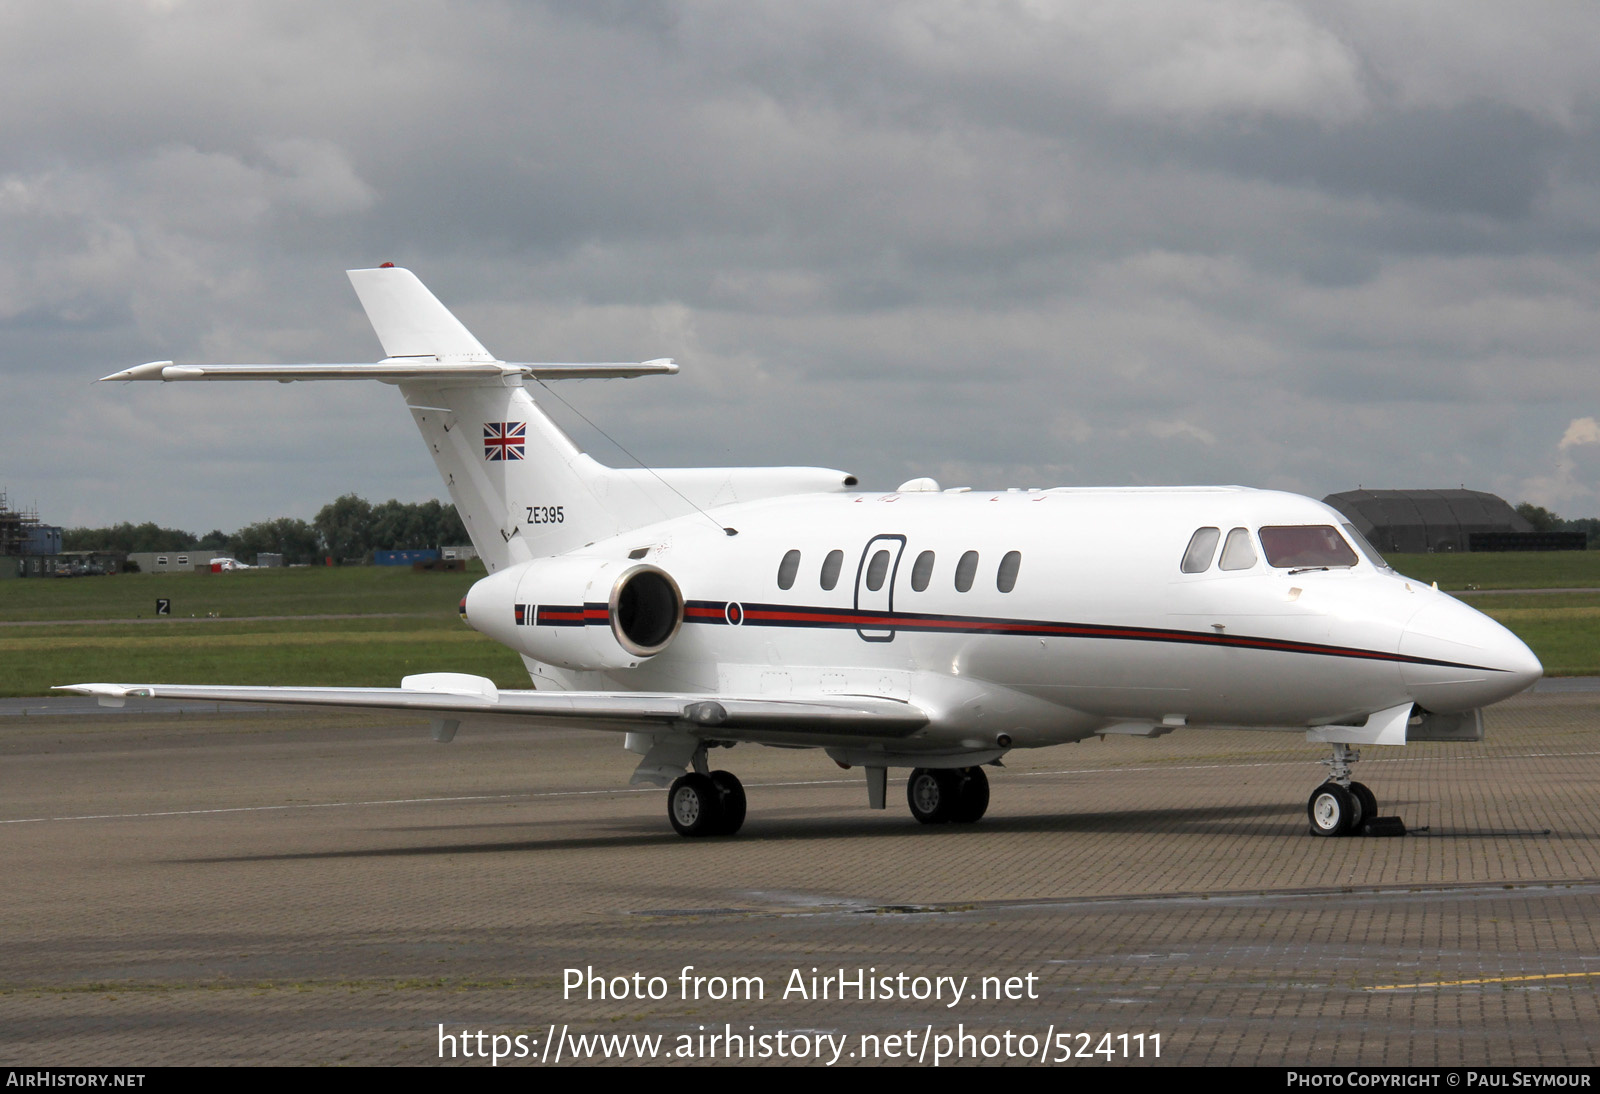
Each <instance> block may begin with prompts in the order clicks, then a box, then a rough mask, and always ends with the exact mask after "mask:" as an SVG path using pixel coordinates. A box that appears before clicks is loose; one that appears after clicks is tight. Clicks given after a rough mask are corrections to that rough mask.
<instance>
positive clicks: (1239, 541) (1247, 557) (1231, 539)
mask: <svg viewBox="0 0 1600 1094" xmlns="http://www.w3.org/2000/svg"><path fill="white" fill-rule="evenodd" d="M1255 564H1256V549H1255V545H1254V544H1252V543H1251V542H1250V529H1248V528H1235V529H1234V530H1233V531H1231V532H1229V533H1228V540H1227V542H1226V543H1224V544H1223V545H1222V561H1221V562H1220V563H1218V565H1220V566H1221V567H1222V568H1223V569H1224V570H1248V569H1249V568H1250V567H1252V566H1254V565H1255Z"/></svg>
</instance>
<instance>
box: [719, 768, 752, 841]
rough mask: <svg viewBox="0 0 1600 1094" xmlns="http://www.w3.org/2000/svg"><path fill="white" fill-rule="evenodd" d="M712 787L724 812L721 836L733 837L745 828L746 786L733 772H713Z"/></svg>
mask: <svg viewBox="0 0 1600 1094" xmlns="http://www.w3.org/2000/svg"><path fill="white" fill-rule="evenodd" d="M711 785H712V786H713V787H714V788H715V789H716V791H717V796H718V807H719V808H720V809H721V810H722V827H721V828H720V829H719V831H718V832H717V834H718V835H721V836H731V835H733V834H734V833H735V832H737V831H738V830H739V829H740V828H742V827H744V807H745V800H744V784H743V783H741V782H740V781H739V779H738V777H737V776H735V775H734V774H733V772H731V771H713V772H712V773H711Z"/></svg>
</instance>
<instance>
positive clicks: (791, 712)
mask: <svg viewBox="0 0 1600 1094" xmlns="http://www.w3.org/2000/svg"><path fill="white" fill-rule="evenodd" d="M53 690H56V691H71V692H76V693H77V694H79V695H92V696H95V697H96V698H98V699H99V700H100V703H101V705H103V706H113V707H120V706H122V705H124V703H126V701H127V700H128V699H190V700H199V701H203V702H208V703H210V702H216V703H272V704H283V705H287V706H306V707H333V708H357V709H369V710H405V711H414V712H416V713H419V714H431V715H434V716H436V717H439V718H449V719H474V718H489V719H493V720H494V721H498V722H505V721H513V722H516V723H519V724H526V725H528V726H530V727H550V728H554V727H557V726H568V727H584V728H592V729H608V730H615V731H621V732H641V733H649V732H662V731H669V730H677V731H680V732H687V733H692V734H694V735H696V736H700V737H709V738H717V739H723V740H744V741H763V740H774V739H777V740H783V741H785V742H794V743H800V742H803V741H804V740H805V739H806V738H811V737H816V738H841V737H843V738H861V737H890V738H898V737H906V736H909V735H910V734H912V733H915V732H916V731H917V730H918V729H921V728H922V727H923V726H925V725H927V724H928V716H927V714H926V713H925V712H924V711H922V710H921V709H920V708H918V707H915V706H912V705H911V704H909V703H903V702H900V701H898V700H895V699H885V698H882V697H879V696H859V695H826V696H816V697H811V698H799V699H776V698H772V697H769V696H728V695H706V694H702V693H682V694H678V693H634V692H598V691H502V690H500V689H499V688H496V687H495V685H494V683H493V682H492V681H490V680H486V679H484V678H483V677H479V676H468V675H466V674H463V673H450V672H435V673H426V674H423V675H419V676H408V677H406V678H405V679H404V680H402V681H401V686H400V687H398V688H295V687H235V686H218V685H197V684H108V683H107V684H67V685H63V686H61V687H58V688H55V689H53ZM819 743H821V742H820V741H819Z"/></svg>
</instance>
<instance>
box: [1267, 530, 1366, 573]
mask: <svg viewBox="0 0 1600 1094" xmlns="http://www.w3.org/2000/svg"><path fill="white" fill-rule="evenodd" d="M1261 550H1262V553H1263V554H1265V555H1266V556H1267V565H1268V566H1276V567H1277V568H1278V569H1280V570H1283V569H1301V568H1304V567H1317V566H1354V565H1355V564H1356V563H1357V562H1359V561H1360V559H1359V558H1357V557H1356V553H1355V552H1354V551H1352V550H1351V549H1350V545H1349V544H1348V543H1346V542H1345V541H1344V537H1343V536H1341V535H1340V534H1339V533H1338V532H1337V531H1335V530H1334V528H1333V526H1332V525H1329V524H1297V525H1280V526H1278V527H1268V528H1263V529H1261Z"/></svg>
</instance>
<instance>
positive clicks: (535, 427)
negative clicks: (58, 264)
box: [105, 266, 855, 572]
mask: <svg viewBox="0 0 1600 1094" xmlns="http://www.w3.org/2000/svg"><path fill="white" fill-rule="evenodd" d="M349 274H350V281H351V283H352V284H353V285H354V286H355V290H356V295H357V296H359V297H360V298H361V305H362V307H363V308H365V309H366V312H367V318H368V319H369V320H371V322H372V327H373V330H374V331H376V332H377V335H378V340H379V341H380V342H381V343H382V344H383V351H384V353H385V354H386V356H385V358H384V359H383V360H381V361H378V362H376V363H374V364H312V365H178V364H174V363H173V362H171V361H155V362H152V363H150V364H147V365H140V366H138V367H136V368H131V369H127V370H125V371H123V372H118V373H114V374H112V375H110V376H107V377H105V379H106V380H162V381H176V380H275V381H279V382H287V381H294V380H359V379H366V380H378V381H381V382H383V383H388V384H394V385H397V386H398V387H399V388H400V392H401V394H402V395H403V396H404V397H405V400H406V406H407V408H408V409H409V410H410V411H411V416H412V418H413V419H414V420H415V421H416V423H417V428H418V429H419V430H421V432H422V438H423V440H424V442H426V444H427V446H428V451H429V453H431V454H432V456H433V461H434V464H435V466H437V467H438V469H439V474H440V476H441V477H442V478H443V479H444V483H445V486H446V488H447V489H448V490H449V492H450V500H451V501H452V502H454V503H455V507H456V511H457V512H458V513H459V514H460V516H461V519H462V523H463V524H465V525H466V528H467V533H468V535H470V536H471V537H472V543H473V546H475V547H476V548H477V550H478V554H479V555H480V556H481V557H482V558H483V560H484V562H485V564H486V565H487V566H488V568H489V569H490V571H491V572H493V571H496V570H500V569H502V568H504V567H505V566H508V565H513V564H515V563H518V562H524V561H527V560H530V559H533V558H540V557H545V556H549V555H557V554H564V553H566V552H568V551H571V550H573V549H574V548H577V547H581V546H583V545H584V544H587V543H592V542H596V541H598V540H602V539H606V538H609V537H611V536H614V535H617V534H619V533H621V532H625V531H628V530H630V529H633V528H639V527H643V526H646V525H649V524H654V523H657V522H659V521H662V520H667V519H670V518H673V517H678V516H683V515H686V514H689V513H693V512H694V511H696V510H701V511H703V512H705V513H706V516H707V519H709V520H715V517H714V515H713V511H714V510H715V509H716V508H717V507H719V506H723V505H727V504H730V503H735V502H745V501H752V500H755V499H758V498H763V497H774V496H779V495H787V494H802V493H817V492H823V491H838V490H844V489H847V488H849V487H851V486H854V485H855V479H854V478H853V477H852V476H849V475H847V474H846V473H845V472H843V471H834V470H830V469H826V468H817V467H772V468H687V469H683V468H679V469H669V468H661V469H647V468H611V467H606V466H605V465H603V464H601V463H599V462H598V461H596V460H594V459H592V458H591V457H589V456H588V455H586V454H585V453H583V452H582V451H580V450H579V449H578V447H577V445H575V444H574V443H573V442H572V440H571V438H569V437H568V436H567V435H566V434H565V433H563V432H562V431H561V429H560V427H558V426H557V425H556V424H555V422H553V421H551V420H550V418H549V417H548V416H547V415H546V414H545V413H544V411H543V410H541V409H540V408H539V405H538V403H537V402H535V400H534V398H533V396H532V394H531V393H530V392H529V390H528V386H527V385H528V381H530V380H532V381H534V382H535V383H543V382H544V381H546V380H554V379H597V378H620V377H634V376H651V375H664V374H671V373H675V372H677V371H678V366H677V365H676V364H674V363H673V362H672V361H671V360H668V359H658V360H653V361H643V362H608V363H598V364H595V363H591V364H564V363H544V364H531V363H523V362H506V361H501V360H499V359H497V358H496V357H495V356H494V355H493V354H492V353H490V352H489V351H488V350H487V349H485V348H484V346H483V344H482V343H481V342H479V341H478V340H477V338H475V337H473V335H472V332H471V331H469V330H467V328H466V326H465V325H463V324H462V322H461V321H460V320H459V319H457V318H456V317H455V316H454V315H453V314H451V312H450V310H449V309H448V308H446V307H445V306H444V305H443V304H441V303H440V302H439V299H438V298H437V297H435V296H434V295H433V293H431V292H429V291H428V289H427V287H426V286H425V285H423V284H422V282H421V281H419V280H418V279H417V277H416V275H414V274H413V273H412V272H411V271H410V270H405V269H400V268H397V267H394V266H384V267H381V268H379V269H371V270H351V271H349Z"/></svg>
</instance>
